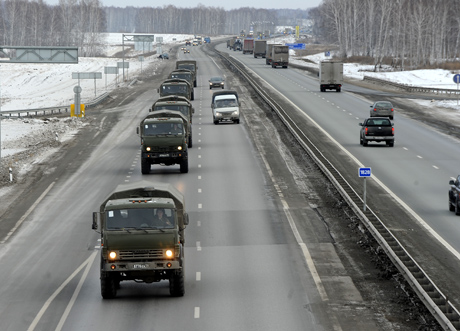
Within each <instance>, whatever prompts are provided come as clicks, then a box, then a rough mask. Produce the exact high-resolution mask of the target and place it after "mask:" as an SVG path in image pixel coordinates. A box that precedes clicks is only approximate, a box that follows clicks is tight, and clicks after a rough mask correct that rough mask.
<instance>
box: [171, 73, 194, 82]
mask: <svg viewBox="0 0 460 331" xmlns="http://www.w3.org/2000/svg"><path fill="white" fill-rule="evenodd" d="M171 78H180V79H185V80H188V81H190V80H192V75H191V74H171Z"/></svg>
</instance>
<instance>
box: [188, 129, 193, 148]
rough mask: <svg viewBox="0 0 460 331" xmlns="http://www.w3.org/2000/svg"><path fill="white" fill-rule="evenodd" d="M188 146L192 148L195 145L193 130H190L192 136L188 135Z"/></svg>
mask: <svg viewBox="0 0 460 331" xmlns="http://www.w3.org/2000/svg"><path fill="white" fill-rule="evenodd" d="M188 147H189V148H192V147H193V142H192V132H190V136H189V137H188Z"/></svg>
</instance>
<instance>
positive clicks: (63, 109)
mask: <svg viewBox="0 0 460 331" xmlns="http://www.w3.org/2000/svg"><path fill="white" fill-rule="evenodd" d="M109 95H110V94H109V93H108V92H106V93H103V94H101V95H100V96H98V97H97V98H95V99H93V100H91V101H89V102H87V103H85V109H89V108H92V107H95V106H97V105H98V104H100V103H101V102H102V101H104V100H105V99H106V98H107V97H109ZM62 113H70V105H69V106H58V107H48V108H36V109H20V110H2V111H1V112H0V116H2V117H3V118H23V117H34V116H47V115H48V116H49V115H54V114H62Z"/></svg>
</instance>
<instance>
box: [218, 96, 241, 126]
mask: <svg viewBox="0 0 460 331" xmlns="http://www.w3.org/2000/svg"><path fill="white" fill-rule="evenodd" d="M211 109H212V117H213V122H214V124H219V123H220V122H221V121H231V122H233V123H236V124H239V123H240V102H239V100H238V93H237V92H236V91H232V90H224V91H218V92H214V93H213V94H212V101H211Z"/></svg>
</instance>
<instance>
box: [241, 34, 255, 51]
mask: <svg viewBox="0 0 460 331" xmlns="http://www.w3.org/2000/svg"><path fill="white" fill-rule="evenodd" d="M253 52H254V39H250V38H247V39H244V40H243V54H246V53H249V54H252V53H253Z"/></svg>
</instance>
